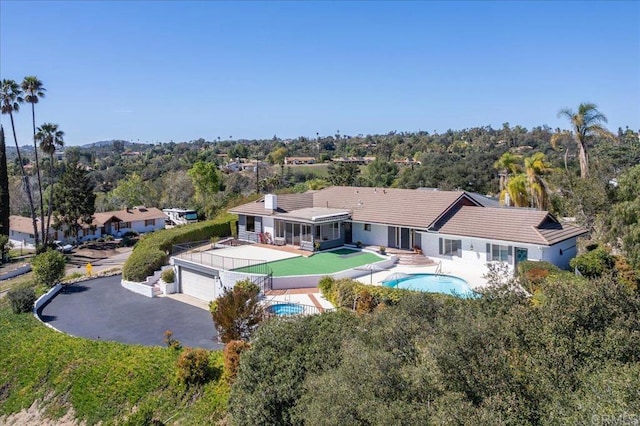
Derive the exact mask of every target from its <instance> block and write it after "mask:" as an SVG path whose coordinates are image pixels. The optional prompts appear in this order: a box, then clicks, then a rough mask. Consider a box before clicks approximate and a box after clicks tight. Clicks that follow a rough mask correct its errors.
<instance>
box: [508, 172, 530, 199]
mask: <svg viewBox="0 0 640 426" xmlns="http://www.w3.org/2000/svg"><path fill="white" fill-rule="evenodd" d="M506 195H508V196H509V199H510V202H511V203H513V205H514V206H516V207H528V206H529V191H528V190H527V176H526V175H525V174H524V173H520V174H517V175H515V176H514V177H513V179H511V180H510V181H509V183H508V184H507V192H506V194H505V196H506ZM507 205H510V203H507Z"/></svg>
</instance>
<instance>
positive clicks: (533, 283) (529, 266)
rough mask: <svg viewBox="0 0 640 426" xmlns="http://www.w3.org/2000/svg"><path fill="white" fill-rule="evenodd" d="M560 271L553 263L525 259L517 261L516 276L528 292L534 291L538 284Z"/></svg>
mask: <svg viewBox="0 0 640 426" xmlns="http://www.w3.org/2000/svg"><path fill="white" fill-rule="evenodd" d="M559 272H560V268H558V267H557V266H556V265H554V264H553V263H549V262H535V261H532V260H526V261H524V262H520V263H518V277H519V279H520V284H521V285H522V287H523V288H524V289H525V290H527V291H528V292H529V293H532V294H533V293H535V291H536V290H537V289H538V287H539V286H540V284H542V282H543V281H544V280H545V279H546V278H547V277H549V276H550V275H554V274H557V273H559Z"/></svg>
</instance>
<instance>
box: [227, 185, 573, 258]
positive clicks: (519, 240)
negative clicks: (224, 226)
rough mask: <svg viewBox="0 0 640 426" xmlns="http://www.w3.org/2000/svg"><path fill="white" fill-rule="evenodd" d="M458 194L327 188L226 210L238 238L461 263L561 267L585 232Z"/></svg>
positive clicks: (537, 214)
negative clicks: (357, 246)
mask: <svg viewBox="0 0 640 426" xmlns="http://www.w3.org/2000/svg"><path fill="white" fill-rule="evenodd" d="M494 205H495V202H494V201H492V200H490V199H487V198H486V197H482V196H479V195H477V194H472V193H467V192H464V191H437V190H411V189H396V188H386V189H383V188H363V187H330V188H325V189H323V190H320V191H316V192H307V193H304V194H283V195H278V196H276V195H272V194H267V195H266V196H265V197H264V198H263V199H261V200H258V201H255V202H251V203H247V204H243V205H241V206H238V207H235V208H233V209H231V210H230V211H231V212H232V213H235V214H237V215H238V218H239V219H238V238H240V239H244V240H249V241H256V242H257V241H263V242H265V241H268V242H273V243H275V244H291V245H295V246H299V247H300V248H302V249H303V250H313V249H314V247H315V244H316V243H318V244H319V246H320V248H321V249H326V248H332V247H337V246H340V245H342V244H350V243H356V242H361V243H362V244H365V245H373V246H385V247H392V248H398V249H405V250H410V249H414V248H419V249H421V250H422V252H423V254H424V255H425V256H429V257H433V258H446V259H451V260H454V261H460V262H465V263H476V264H485V263H487V262H493V261H501V262H506V263H508V264H509V265H511V266H515V265H516V264H517V263H518V262H520V261H523V260H538V261H548V262H551V263H553V264H555V265H557V266H559V267H561V268H567V267H568V265H569V260H571V259H572V258H573V257H574V256H575V255H576V253H577V249H576V239H577V237H579V236H580V235H583V234H585V233H586V230H585V229H583V228H579V227H576V226H572V225H567V224H561V223H560V222H559V221H558V220H557V219H556V218H554V217H553V216H552V215H551V214H550V213H549V212H546V211H540V210H532V209H522V208H507V207H494Z"/></svg>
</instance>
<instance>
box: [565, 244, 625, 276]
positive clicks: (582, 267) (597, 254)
mask: <svg viewBox="0 0 640 426" xmlns="http://www.w3.org/2000/svg"><path fill="white" fill-rule="evenodd" d="M569 265H571V267H572V268H576V269H578V271H580V273H581V274H582V275H584V276H585V277H587V278H597V277H601V276H602V275H603V274H604V273H605V272H607V271H611V270H613V268H614V266H615V258H614V257H613V256H612V255H611V254H609V252H607V251H606V250H605V249H603V248H596V249H594V250H591V251H589V252H587V253H584V254H581V255H579V256H577V257H574V258H573V259H571V261H570V262H569Z"/></svg>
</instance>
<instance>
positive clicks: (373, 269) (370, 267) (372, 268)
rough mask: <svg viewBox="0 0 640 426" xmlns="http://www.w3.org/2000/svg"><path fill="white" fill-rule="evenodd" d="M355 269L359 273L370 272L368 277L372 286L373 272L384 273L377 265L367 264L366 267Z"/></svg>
mask: <svg viewBox="0 0 640 426" xmlns="http://www.w3.org/2000/svg"><path fill="white" fill-rule="evenodd" d="M355 269H357V270H359V271H369V272H370V275H369V281H370V284H373V273H374V272H379V271H384V270H385V268H383V267H382V266H380V265H378V264H375V263H369V264H367V265H364V266H360V267H357V268H355Z"/></svg>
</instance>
